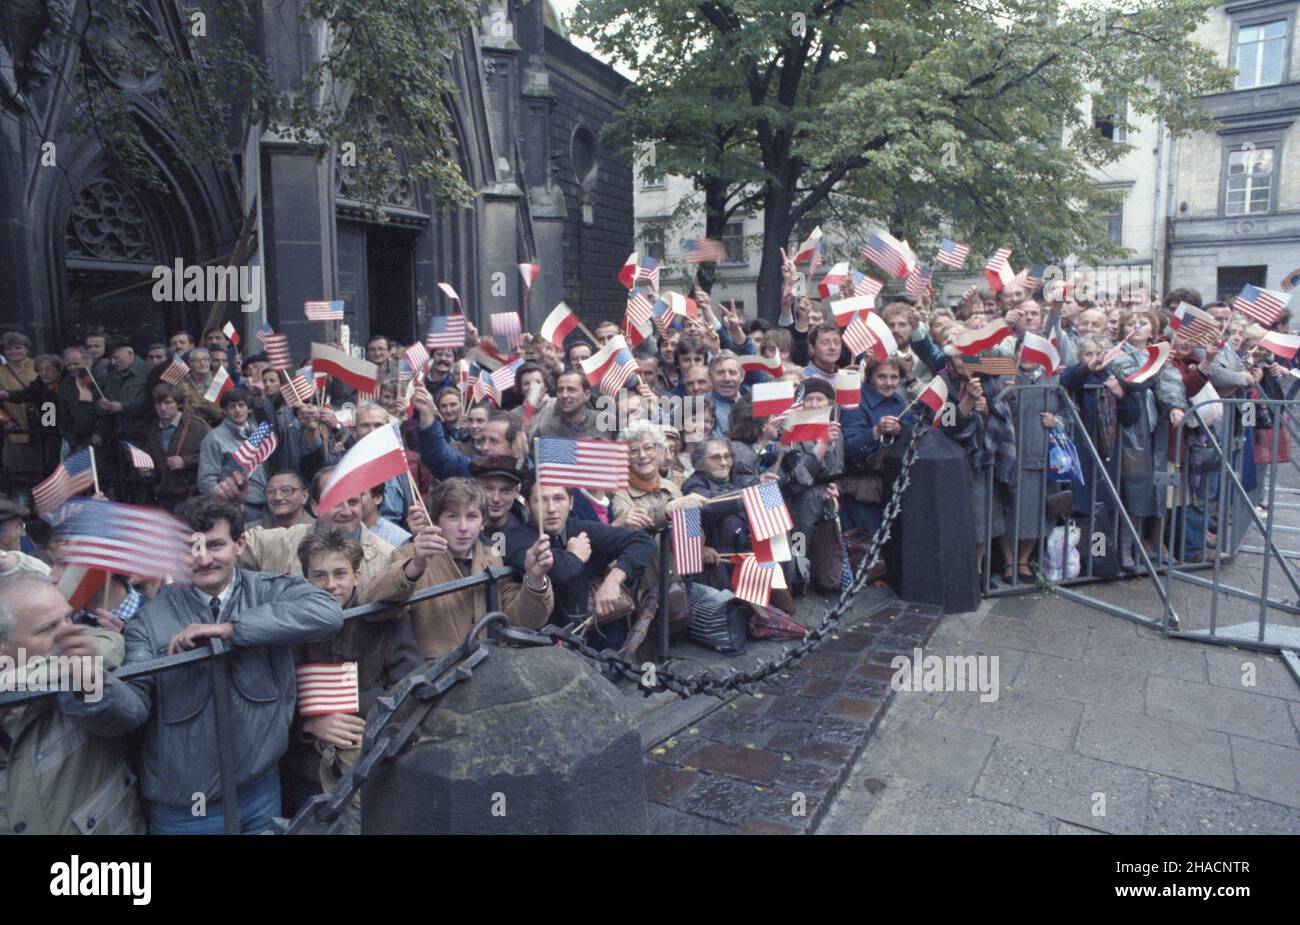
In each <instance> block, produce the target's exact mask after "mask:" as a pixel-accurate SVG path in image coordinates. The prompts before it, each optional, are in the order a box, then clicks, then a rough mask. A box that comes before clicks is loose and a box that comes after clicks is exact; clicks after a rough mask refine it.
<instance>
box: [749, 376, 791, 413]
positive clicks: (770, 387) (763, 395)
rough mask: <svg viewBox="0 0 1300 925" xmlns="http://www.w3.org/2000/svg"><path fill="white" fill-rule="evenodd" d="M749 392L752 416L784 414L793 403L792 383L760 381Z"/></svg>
mask: <svg viewBox="0 0 1300 925" xmlns="http://www.w3.org/2000/svg"><path fill="white" fill-rule="evenodd" d="M749 394H750V398H752V399H753V402H754V409H753V416H754V417H756V418H765V417H768V416H769V415H773V414H784V413H785V412H787V411H789V410H790V406H791V405H793V404H794V383H793V382H760V383H757V384H756V385H754V386H753V387H752V388H751V389H750V392H749Z"/></svg>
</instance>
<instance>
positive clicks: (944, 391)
mask: <svg viewBox="0 0 1300 925" xmlns="http://www.w3.org/2000/svg"><path fill="white" fill-rule="evenodd" d="M916 400H917V401H919V402H920V403H921V404H923V405H925V406H926V407H927V408H929V409H930V410H931V411H933V412H934V413H935V414H938V413H939V409H940V408H942V407H943V406H944V405H945V404H946V403H947V401H948V380H947V379H945V378H943V376H935V377H934V378H933V379H931V380H930V384H929V385H927V386H926V387H925V391H924V392H922V393H921V394H920V395H918V396H916Z"/></svg>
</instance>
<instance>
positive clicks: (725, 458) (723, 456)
mask: <svg viewBox="0 0 1300 925" xmlns="http://www.w3.org/2000/svg"><path fill="white" fill-rule="evenodd" d="M704 458H705V459H707V460H708V461H709V462H731V460H732V458H733V457H732V455H731V454H730V453H712V454H710V455H709V456H706V457H704Z"/></svg>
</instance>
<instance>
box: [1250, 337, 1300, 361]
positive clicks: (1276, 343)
mask: <svg viewBox="0 0 1300 925" xmlns="http://www.w3.org/2000/svg"><path fill="white" fill-rule="evenodd" d="M1259 346H1261V347H1263V348H1264V349H1265V350H1271V351H1272V352H1273V353H1276V354H1277V355H1278V356H1280V357H1282V358H1283V359H1287V360H1290V359H1292V358H1294V357H1295V355H1296V351H1298V350H1300V336H1297V335H1295V334H1282V333H1280V332H1278V331H1269V332H1268V333H1267V334H1265V335H1264V336H1263V337H1261V338H1260V339H1259Z"/></svg>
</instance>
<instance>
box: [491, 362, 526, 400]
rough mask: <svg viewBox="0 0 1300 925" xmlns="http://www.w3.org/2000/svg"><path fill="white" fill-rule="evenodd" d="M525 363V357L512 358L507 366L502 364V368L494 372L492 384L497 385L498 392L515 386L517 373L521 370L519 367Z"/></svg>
mask: <svg viewBox="0 0 1300 925" xmlns="http://www.w3.org/2000/svg"><path fill="white" fill-rule="evenodd" d="M523 365H524V358H523V357H520V358H519V359H517V360H511V361H510V362H509V363H507V364H506V365H505V366H502V367H501V368H500V369H497V370H496V371H495V372H493V373H492V384H493V385H495V386H496V388H497V392H498V393H501V392H504V391H505V390H506V389H513V388H514V387H515V374H516V373H517V372H518V371H519V367H521V366H523ZM498 404H500V402H498Z"/></svg>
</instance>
